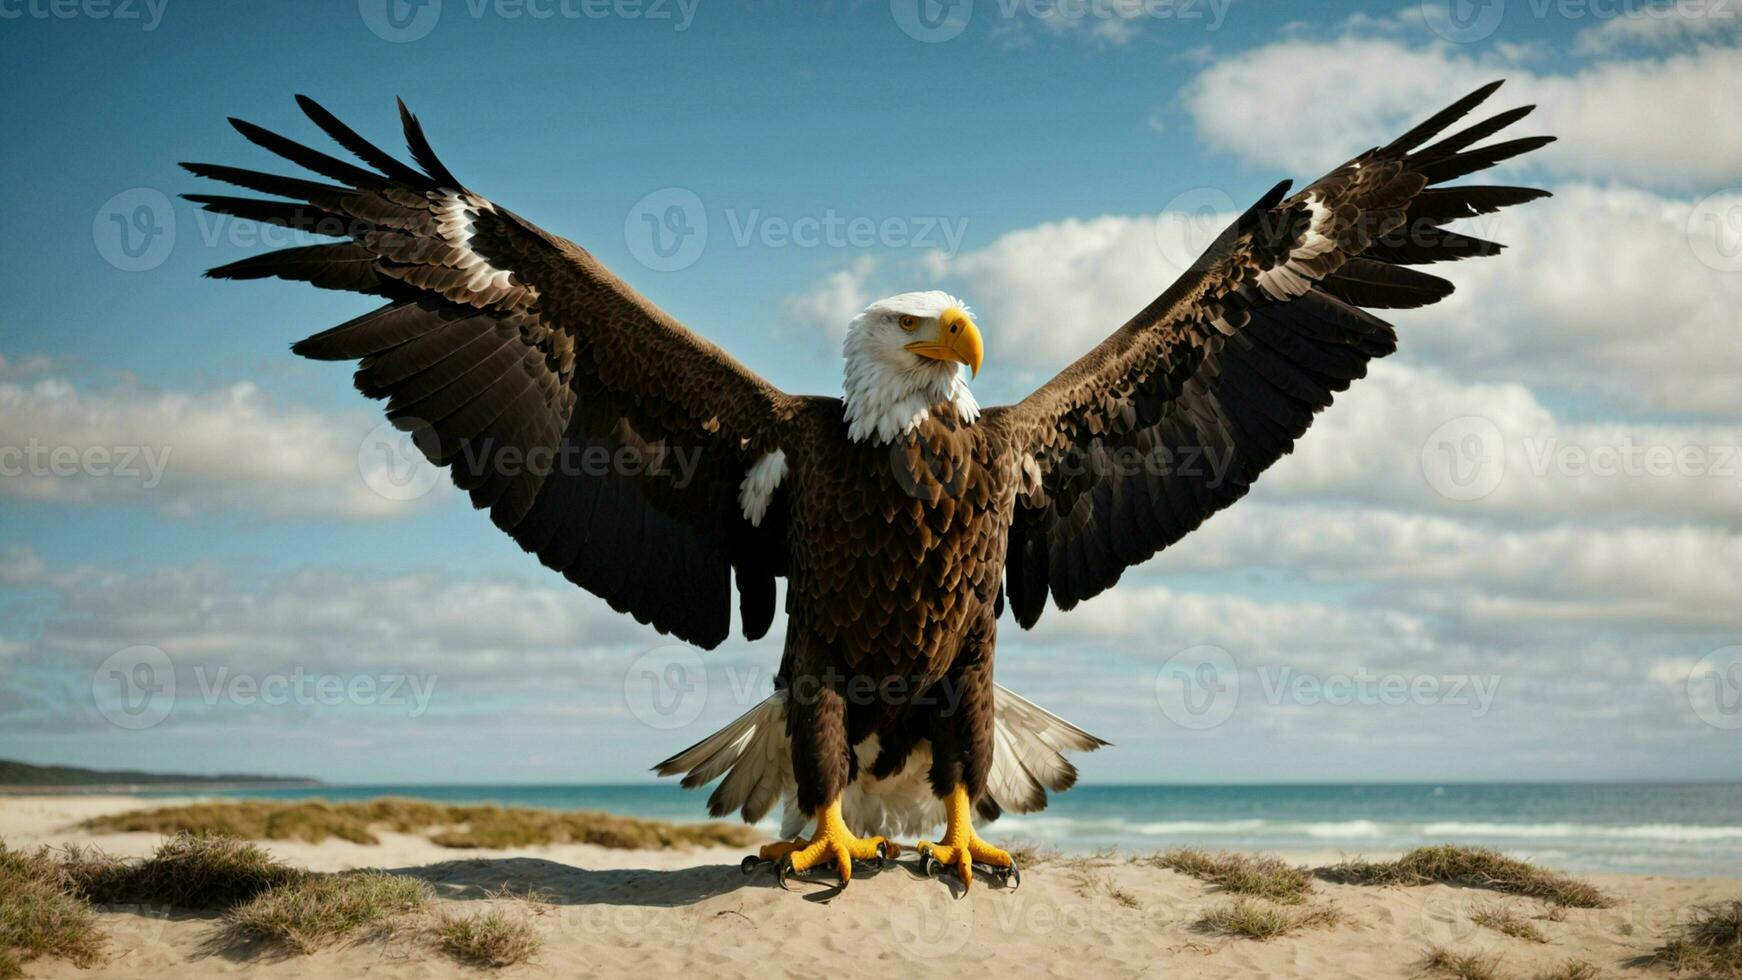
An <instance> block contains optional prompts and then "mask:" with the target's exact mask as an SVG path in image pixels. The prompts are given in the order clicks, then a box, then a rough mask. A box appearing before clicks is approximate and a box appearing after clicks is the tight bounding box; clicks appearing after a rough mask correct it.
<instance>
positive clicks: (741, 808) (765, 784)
mask: <svg viewBox="0 0 1742 980" xmlns="http://www.w3.org/2000/svg"><path fill="white" fill-rule="evenodd" d="M786 704H787V693H786V692H785V691H776V692H775V693H774V694H772V695H770V696H769V697H768V698H767V699H766V700H764V701H763V702H762V703H760V704H758V705H756V706H755V707H754V708H751V709H750V710H749V711H746V712H744V714H742V715H739V716H738V717H737V718H736V719H734V720H733V721H732V722H731V723H730V724H728V725H727V726H726V727H724V728H722V729H720V730H719V731H717V732H715V733H714V734H712V735H709V736H708V737H707V738H704V739H702V740H701V741H700V742H697V743H696V744H694V745H692V746H690V747H689V748H687V749H684V750H683V751H682V752H679V753H678V754H676V755H674V756H672V757H671V758H669V759H667V760H665V761H664V762H661V763H660V764H659V765H657V766H655V767H654V771H656V772H658V773H659V774H660V775H661V776H676V775H680V774H681V775H682V776H683V785H684V787H685V788H686V789H693V788H695V787H697V786H702V785H704V784H706V783H709V782H712V781H713V780H715V779H717V778H719V777H720V776H721V775H722V774H724V775H725V777H726V778H725V779H723V780H721V782H720V785H719V786H718V787H716V788H715V790H714V792H713V795H712V796H710V797H709V798H708V812H709V813H711V814H712V815H714V816H716V817H721V816H725V815H726V814H728V813H731V812H732V811H733V810H737V811H738V812H739V813H740V815H741V816H743V818H744V820H745V822H746V823H756V822H757V821H759V820H761V819H762V818H763V817H765V816H767V815H768V811H769V810H770V809H771V808H772V807H773V806H774V804H775V802H777V801H780V800H784V801H785V802H786V809H787V813H786V817H785V819H784V820H783V822H782V832H781V836H783V837H791V836H792V835H793V834H795V833H798V832H800V831H801V830H802V829H803V828H804V826H805V824H807V823H808V822H809V820H808V818H806V817H804V816H803V815H802V814H800V813H799V812H798V810H797V807H796V805H795V804H796V802H797V785H796V783H795V782H794V780H793V774H792V756H791V752H790V747H789V742H788V739H787V734H786ZM1106 744H1108V743H1106V742H1105V741H1102V740H1101V739H1099V738H1096V737H1095V736H1094V735H1091V734H1089V733H1088V732H1086V731H1084V730H1082V729H1081V728H1078V727H1077V726H1076V725H1073V724H1071V723H1070V722H1068V721H1066V720H1064V719H1063V718H1060V717H1059V716H1058V715H1055V714H1053V713H1052V712H1050V711H1048V710H1046V709H1045V708H1042V707H1041V706H1040V705H1037V704H1035V703H1034V702H1033V701H1030V700H1028V699H1027V698H1025V697H1023V696H1021V695H1020V694H1017V693H1016V692H1014V691H1011V690H1009V689H1008V688H1005V687H1003V686H1000V685H996V684H995V685H993V750H992V772H991V774H990V775H989V777H988V779H987V786H986V788H987V796H988V797H990V802H991V804H992V805H991V806H990V807H982V811H983V815H986V816H991V815H996V814H997V813H999V812H1000V811H1009V812H1012V813H1029V812H1032V811H1034V810H1040V809H1043V808H1045V806H1046V792H1047V790H1052V791H1053V792H1055V793H1062V792H1064V791H1065V790H1067V789H1069V788H1070V787H1071V786H1072V785H1073V784H1074V783H1076V781H1077V769H1076V767H1075V766H1073V765H1071V763H1070V761H1069V760H1068V759H1066V758H1065V755H1064V754H1065V753H1066V752H1092V751H1094V750H1095V749H1098V748H1100V747H1101V746H1103V745H1106ZM856 750H857V751H858V753H859V757H860V761H861V763H862V765H861V766H860V775H859V779H858V781H857V782H856V783H855V784H854V785H853V786H851V787H848V789H847V792H846V794H845V795H844V796H843V798H842V809H843V811H845V813H844V815H845V816H846V818H847V823H848V825H849V826H850V827H851V828H852V829H853V831H854V833H858V834H914V833H920V832H922V831H924V830H925V829H927V827H929V826H933V825H935V824H936V823H938V822H940V821H941V820H942V817H943V807H942V805H941V804H940V803H939V802H938V800H937V799H936V798H935V797H934V796H933V795H932V791H931V781H930V778H929V775H928V773H929V770H930V767H931V750H930V746H929V745H927V744H925V743H921V744H920V745H919V746H916V747H915V750H914V752H913V754H912V755H910V756H909V757H908V761H907V764H906V765H905V766H904V767H903V768H902V771H901V772H898V773H896V774H894V775H893V776H890V777H889V778H888V779H879V780H873V779H871V778H870V776H869V775H868V774H867V771H866V770H867V767H868V766H869V763H870V760H871V759H872V758H875V756H876V754H877V752H876V746H875V744H874V743H872V742H868V743H866V744H864V745H860V746H857V747H856Z"/></svg>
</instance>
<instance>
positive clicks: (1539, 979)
mask: <svg viewBox="0 0 1742 980" xmlns="http://www.w3.org/2000/svg"><path fill="white" fill-rule="evenodd" d="M1602 976H1603V971H1601V970H1599V969H1597V968H1596V967H1594V966H1592V965H1591V964H1589V963H1587V962H1585V961H1584V960H1567V961H1566V962H1565V963H1562V964H1561V965H1560V966H1557V967H1555V968H1554V969H1552V970H1543V971H1541V972H1539V973H1535V974H1532V975H1531V978H1530V980H1599V978H1600V977H1602Z"/></svg>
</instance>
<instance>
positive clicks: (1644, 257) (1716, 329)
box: [1394, 184, 1742, 413]
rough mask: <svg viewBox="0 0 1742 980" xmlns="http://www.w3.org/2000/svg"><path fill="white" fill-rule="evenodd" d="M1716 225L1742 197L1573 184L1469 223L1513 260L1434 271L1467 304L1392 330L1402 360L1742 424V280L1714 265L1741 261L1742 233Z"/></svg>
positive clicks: (1457, 302) (1445, 305)
mask: <svg viewBox="0 0 1742 980" xmlns="http://www.w3.org/2000/svg"><path fill="white" fill-rule="evenodd" d="M1705 215H1710V216H1711V217H1712V218H1714V219H1720V218H1724V217H1725V216H1734V215H1742V192H1739V193H1737V194H1736V195H1734V196H1732V197H1730V198H1723V197H1718V198H1711V199H1708V200H1706V201H1704V202H1694V201H1688V200H1678V199H1674V198H1666V197H1662V196H1659V195H1655V194H1651V193H1648V192H1645V191H1638V190H1631V189H1628V188H1623V187H1593V186H1590V185H1584V184H1574V185H1570V186H1564V187H1559V188H1555V197H1554V198H1552V199H1548V200H1543V201H1536V202H1532V203H1531V204H1528V205H1524V206H1522V207H1518V208H1513V209H1510V210H1507V211H1502V212H1500V213H1499V214H1496V215H1492V216H1488V217H1487V218H1484V219H1481V220H1479V221H1474V222H1466V223H1465V224H1466V226H1467V227H1468V229H1469V230H1470V233H1471V234H1475V235H1478V236H1481V237H1484V238H1491V239H1493V240H1497V241H1501V242H1503V243H1505V244H1506V245H1508V246H1509V250H1508V251H1507V252H1506V253H1505V254H1503V255H1501V256H1499V257H1498V258H1494V259H1483V260H1473V261H1467V262H1460V263H1457V264H1456V265H1448V266H1443V267H1440V268H1438V269H1436V270H1435V271H1436V272H1437V273H1438V274H1439V275H1442V276H1444V277H1446V278H1448V279H1450V280H1452V281H1453V282H1454V283H1455V284H1456V285H1457V292H1455V293H1453V294H1452V295H1451V296H1450V297H1449V298H1447V299H1446V300H1445V301H1443V302H1441V303H1439V304H1436V305H1434V306H1432V307H1429V308H1427V309H1425V310H1422V311H1419V312H1409V313H1400V314H1398V315H1397V316H1396V317H1395V318H1394V319H1395V320H1396V321H1397V322H1398V323H1399V324H1400V326H1401V327H1402V328H1403V329H1402V334H1403V337H1404V350H1405V351H1406V352H1408V354H1409V355H1410V356H1412V357H1420V358H1422V359H1425V360H1428V361H1430V362H1432V363H1435V364H1439V365H1444V366H1446V367H1448V368H1450V369H1451V370H1454V371H1456V372H1457V373H1459V374H1460V375H1461V376H1464V377H1483V378H1501V379H1507V380H1515V381H1522V382H1525V383H1528V384H1533V385H1548V386H1552V387H1556V388H1560V389H1563V390H1575V391H1580V392H1582V393H1586V394H1596V395H1599V396H1602V397H1605V398H1606V399H1608V400H1609V401H1611V402H1619V403H1623V404H1632V405H1634V406H1641V407H1648V408H1661V409H1672V410H1679V411H1692V412H1729V413H1736V412H1742V389H1739V388H1738V386H1737V385H1736V383H1735V379H1736V377H1737V376H1738V374H1739V373H1742V346H1738V345H1737V343H1736V342H1735V340H1736V335H1737V322H1736V311H1737V310H1738V309H1742V274H1739V273H1738V272H1736V271H1724V269H1723V268H1722V267H1720V266H1718V265H1716V264H1707V261H1706V260H1703V259H1702V256H1705V258H1706V259H1712V258H1713V257H1716V258H1718V259H1720V260H1721V258H1722V255H1723V249H1724V248H1729V249H1731V250H1732V251H1733V250H1734V249H1735V247H1736V246H1737V244H1738V240H1737V236H1738V229H1737V228H1735V227H1718V226H1715V225H1714V224H1713V223H1712V222H1709V221H1704V220H1702V216H1705ZM1714 236H1727V237H1726V238H1725V239H1724V240H1723V241H1719V240H1717V239H1716V238H1715V237H1714Z"/></svg>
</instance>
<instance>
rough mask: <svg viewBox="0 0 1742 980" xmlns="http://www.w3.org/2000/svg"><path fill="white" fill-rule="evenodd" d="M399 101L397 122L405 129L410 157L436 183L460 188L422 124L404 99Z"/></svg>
mask: <svg viewBox="0 0 1742 980" xmlns="http://www.w3.org/2000/svg"><path fill="white" fill-rule="evenodd" d="M396 101H397V102H398V103H399V123H400V125H401V126H402V127H404V129H405V145H406V148H407V149H409V150H410V151H411V158H412V159H413V160H415V161H417V165H418V166H420V167H422V168H423V171H424V173H426V174H429V175H430V177H431V178H432V179H433V180H435V182H436V183H438V184H445V185H447V186H448V187H451V188H453V189H454V190H460V189H461V187H460V182H459V180H458V179H457V178H456V177H454V175H453V173H452V172H450V171H449V170H448V168H447V167H445V166H443V165H442V162H441V159H440V158H438V157H437V156H436V153H435V149H434V148H433V147H431V146H430V145H429V138H428V137H427V136H425V135H424V133H423V125H422V124H421V123H419V122H418V121H417V116H415V115H413V114H412V112H411V110H410V109H408V108H406V106H405V100H404V99H398V100H396Z"/></svg>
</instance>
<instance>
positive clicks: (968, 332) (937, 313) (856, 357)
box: [842, 289, 983, 442]
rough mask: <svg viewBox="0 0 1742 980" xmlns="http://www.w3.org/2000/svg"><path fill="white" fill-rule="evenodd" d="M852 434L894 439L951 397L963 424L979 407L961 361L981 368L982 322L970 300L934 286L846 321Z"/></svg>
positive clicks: (895, 298) (857, 438) (844, 347)
mask: <svg viewBox="0 0 1742 980" xmlns="http://www.w3.org/2000/svg"><path fill="white" fill-rule="evenodd" d="M842 353H843V354H845V356H846V359H847V378H846V386H845V388H846V391H845V401H846V404H847V435H848V437H849V438H851V439H852V440H853V441H855V442H862V441H864V440H865V439H869V438H872V437H873V436H875V437H876V438H877V440H878V441H879V442H891V441H893V440H895V439H896V438H897V437H899V436H902V435H905V434H906V433H908V432H911V431H912V430H913V427H914V426H916V425H918V424H919V423H921V422H923V421H925V419H926V417H927V415H928V414H929V413H930V410H931V407H932V406H933V405H936V404H937V403H938V402H945V401H947V402H953V403H954V404H955V406H956V413H957V414H958V415H960V416H961V418H962V421H964V422H973V421H974V419H975V418H977V417H978V416H979V414H980V405H979V403H978V402H976V401H974V395H973V393H972V392H970V391H968V382H967V381H966V380H964V379H963V378H962V366H963V365H967V367H968V370H969V371H970V372H972V373H973V374H979V373H980V357H981V354H982V353H983V348H982V346H981V342H980V328H979V327H977V326H975V325H974V318H973V317H972V316H971V315H970V314H969V312H968V306H967V304H966V303H963V302H962V301H961V300H959V299H957V298H955V297H954V296H951V295H950V294H949V293H945V292H940V291H938V290H935V289H934V290H930V291H928V292H922V293H902V294H901V295H900V296H891V297H889V298H888V299H880V300H878V301H877V302H875V303H872V304H871V305H870V306H867V307H865V310H864V312H862V313H860V314H859V315H858V316H856V317H854V318H853V322H852V323H850V324H848V325H847V340H846V343H845V344H843V345H842Z"/></svg>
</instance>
